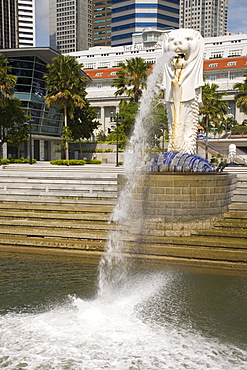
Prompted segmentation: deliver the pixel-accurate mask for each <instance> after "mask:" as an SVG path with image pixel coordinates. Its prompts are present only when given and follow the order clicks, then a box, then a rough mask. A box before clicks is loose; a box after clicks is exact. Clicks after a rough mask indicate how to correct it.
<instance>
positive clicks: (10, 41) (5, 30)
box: [0, 0, 18, 49]
mask: <svg viewBox="0 0 247 370" xmlns="http://www.w3.org/2000/svg"><path fill="white" fill-rule="evenodd" d="M16 47H18V9H17V0H0V48H1V49H11V48H16Z"/></svg>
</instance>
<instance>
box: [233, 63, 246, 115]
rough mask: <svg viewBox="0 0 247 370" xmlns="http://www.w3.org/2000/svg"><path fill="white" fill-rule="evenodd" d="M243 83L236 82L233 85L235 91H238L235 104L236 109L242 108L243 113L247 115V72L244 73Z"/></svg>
mask: <svg viewBox="0 0 247 370" xmlns="http://www.w3.org/2000/svg"><path fill="white" fill-rule="evenodd" d="M244 77H246V78H245V80H244V82H238V83H236V84H235V85H233V88H234V89H235V90H238V91H239V93H238V94H237V95H235V97H234V98H235V100H236V102H237V107H238V108H242V109H243V112H244V113H245V114H247V70H245V71H244Z"/></svg>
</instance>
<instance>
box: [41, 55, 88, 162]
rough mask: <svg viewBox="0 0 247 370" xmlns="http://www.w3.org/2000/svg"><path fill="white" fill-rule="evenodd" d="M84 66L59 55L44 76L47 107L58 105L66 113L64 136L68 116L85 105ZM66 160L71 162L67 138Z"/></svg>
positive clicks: (70, 58)
mask: <svg viewBox="0 0 247 370" xmlns="http://www.w3.org/2000/svg"><path fill="white" fill-rule="evenodd" d="M81 67H82V65H81V64H79V63H77V60H76V58H75V57H73V56H70V55H66V56H65V55H58V56H57V57H55V58H54V59H53V63H52V64H48V65H47V68H48V73H47V74H45V75H44V77H45V79H46V84H47V85H46V88H47V90H48V92H49V93H48V94H47V95H46V96H45V100H46V104H47V106H48V107H49V106H51V105H57V106H58V107H60V108H62V109H63V113H64V126H65V127H64V135H65V136H66V135H67V133H68V114H70V115H71V116H73V110H74V108H75V107H80V108H82V107H83V106H84V104H85V102H84V98H85V96H86V92H85V87H86V78H85V77H84V76H83V75H82V72H81ZM65 158H66V160H69V148H68V139H67V138H65Z"/></svg>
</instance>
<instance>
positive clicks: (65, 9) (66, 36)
mask: <svg viewBox="0 0 247 370" xmlns="http://www.w3.org/2000/svg"><path fill="white" fill-rule="evenodd" d="M49 10H50V11H49V15H50V47H51V48H53V49H54V50H57V51H59V52H61V53H71V52H74V51H78V50H85V49H88V48H89V47H91V46H92V0H50V9H49Z"/></svg>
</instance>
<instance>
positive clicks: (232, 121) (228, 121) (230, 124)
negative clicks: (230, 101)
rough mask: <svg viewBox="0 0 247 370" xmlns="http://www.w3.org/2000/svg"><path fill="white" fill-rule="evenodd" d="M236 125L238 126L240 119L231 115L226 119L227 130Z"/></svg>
mask: <svg viewBox="0 0 247 370" xmlns="http://www.w3.org/2000/svg"><path fill="white" fill-rule="evenodd" d="M235 126H238V121H237V120H235V119H234V118H233V116H229V117H227V119H226V126H225V130H226V132H228V131H231V129H232V128H233V127H235Z"/></svg>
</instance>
